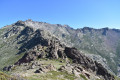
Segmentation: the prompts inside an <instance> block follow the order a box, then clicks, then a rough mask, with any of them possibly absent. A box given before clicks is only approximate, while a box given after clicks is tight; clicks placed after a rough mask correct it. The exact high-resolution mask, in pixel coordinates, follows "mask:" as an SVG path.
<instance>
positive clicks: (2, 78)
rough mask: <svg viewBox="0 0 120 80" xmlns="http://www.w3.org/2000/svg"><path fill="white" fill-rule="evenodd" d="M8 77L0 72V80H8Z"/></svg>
mask: <svg viewBox="0 0 120 80" xmlns="http://www.w3.org/2000/svg"><path fill="white" fill-rule="evenodd" d="M8 79H10V76H8V75H7V74H5V73H3V72H1V71H0V80H8Z"/></svg>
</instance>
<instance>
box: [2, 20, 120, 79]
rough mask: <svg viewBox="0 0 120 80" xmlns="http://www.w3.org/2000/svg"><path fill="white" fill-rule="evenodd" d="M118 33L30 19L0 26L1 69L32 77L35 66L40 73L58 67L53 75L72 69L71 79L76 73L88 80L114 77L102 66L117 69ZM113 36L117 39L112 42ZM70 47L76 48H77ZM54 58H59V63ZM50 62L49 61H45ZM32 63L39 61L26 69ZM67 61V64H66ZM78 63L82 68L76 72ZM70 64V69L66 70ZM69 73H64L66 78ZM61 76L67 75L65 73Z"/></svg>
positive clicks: (116, 31)
mask: <svg viewBox="0 0 120 80" xmlns="http://www.w3.org/2000/svg"><path fill="white" fill-rule="evenodd" d="M119 32H120V31H119V30H116V29H114V30H111V29H108V28H104V29H92V28H88V27H86V28H83V29H77V30H75V29H72V28H70V27H69V26H67V25H64V26H62V25H60V24H49V23H45V22H34V21H31V20H27V21H18V22H16V23H14V24H12V25H8V26H5V27H3V28H2V29H0V69H1V70H2V69H3V70H5V71H10V73H11V74H13V75H14V74H15V73H16V74H17V73H20V74H23V73H25V74H26V76H27V77H29V75H30V73H33V75H32V74H31V75H32V76H34V74H35V75H37V74H36V73H34V70H36V69H38V70H36V71H37V73H41V70H43V71H42V72H44V70H45V72H46V70H48V71H52V70H53V72H50V74H54V73H56V72H54V71H56V70H57V71H58V73H56V74H61V75H63V74H64V73H61V71H67V73H69V72H68V71H69V70H71V72H72V73H73V75H72V76H73V78H74V79H75V78H76V76H77V78H81V77H83V75H84V76H85V77H86V78H87V79H91V80H93V78H94V79H100V78H101V79H105V80H114V77H113V76H112V75H111V74H109V72H108V71H107V70H106V69H105V68H104V67H106V68H107V69H108V70H109V71H111V72H114V73H117V72H118V70H117V67H118V66H117V65H118V64H119V62H118V61H119V56H118V55H119V45H116V44H117V43H118V42H119V37H120V36H119ZM113 33H114V35H113ZM114 39H116V40H115V41H114ZM109 43H110V44H109ZM113 46H114V47H113ZM67 47H68V48H67ZM71 47H76V48H77V49H78V50H79V51H78V50H77V49H76V48H71ZM69 51H70V52H69ZM68 52H69V53H68ZM116 52H117V53H116ZM83 53H84V55H83ZM93 54H94V55H93ZM85 55H86V56H88V57H91V58H93V59H94V60H98V62H101V63H102V64H104V67H103V66H102V65H101V64H99V63H98V62H96V61H93V60H91V59H90V58H88V57H86V56H85ZM71 56H72V57H71ZM39 59H40V60H39ZM41 59H42V60H41ZM46 59H48V60H46ZM54 60H58V62H56V61H54ZM49 61H50V63H51V64H49V63H47V62H49ZM35 62H37V63H39V62H40V64H37V65H36V66H35V65H34V66H35V68H33V67H32V68H33V69H31V68H29V67H31V66H32V65H31V64H36V63H35ZM61 62H63V63H61ZM42 63H43V64H42ZM58 63H59V64H58ZM66 63H69V64H68V65H69V66H68V65H67V64H66ZM13 64H14V65H13ZM57 64H58V65H57ZM109 64H113V65H109ZM10 65H11V66H10ZM39 65H42V66H41V67H40V66H39ZM5 66H6V67H5ZM7 66H8V67H7ZM53 66H55V69H54V67H53ZM62 66H63V67H62ZM80 66H81V67H82V68H81V69H82V71H80V72H78V71H76V70H78V69H79V68H78V67H80ZM38 67H39V68H38ZM51 67H52V70H51ZM69 67H71V68H70V69H69ZM48 68H50V69H48ZM74 69H75V70H74ZM89 69H90V70H89ZM99 69H100V70H99ZM27 71H28V72H29V73H27ZM48 71H47V72H48ZM59 71H60V72H59ZM101 71H103V72H101ZM71 72H70V74H68V75H66V76H67V78H68V77H69V76H70V75H71ZM91 72H92V73H91ZM48 73H49V72H48ZM103 73H104V74H103ZM20 74H18V75H20ZM78 74H79V76H78ZM48 75H49V74H48ZM48 75H46V76H48ZM15 76H16V75H15ZM21 76H22V75H21ZM41 76H42V75H41ZM57 76H60V75H56V77H57ZM89 76H90V77H89ZM100 76H102V77H100ZM24 77H25V76H24ZM50 77H51V76H50ZM32 78H34V77H32ZM64 78H66V77H65V76H64Z"/></svg>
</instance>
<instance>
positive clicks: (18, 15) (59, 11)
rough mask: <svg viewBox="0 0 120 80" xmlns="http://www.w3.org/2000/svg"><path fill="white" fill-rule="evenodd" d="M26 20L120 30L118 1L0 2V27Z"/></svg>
mask: <svg viewBox="0 0 120 80" xmlns="http://www.w3.org/2000/svg"><path fill="white" fill-rule="evenodd" d="M27 19H32V20H34V21H42V22H48V23H51V24H63V25H64V24H68V25H69V26H71V27H73V28H75V29H76V28H82V27H85V26H88V27H93V28H103V27H109V28H119V29H120V0H0V27H3V26H5V25H9V24H12V23H14V22H16V21H18V20H23V21H24V20H27Z"/></svg>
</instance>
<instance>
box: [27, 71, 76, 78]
mask: <svg viewBox="0 0 120 80" xmlns="http://www.w3.org/2000/svg"><path fill="white" fill-rule="evenodd" d="M28 79H29V80H66V79H67V80H75V79H76V77H75V75H73V74H68V73H67V72H59V71H50V72H48V73H45V74H41V75H34V76H32V77H29V78H28Z"/></svg>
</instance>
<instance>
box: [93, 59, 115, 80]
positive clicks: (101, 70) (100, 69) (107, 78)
mask: <svg viewBox="0 0 120 80" xmlns="http://www.w3.org/2000/svg"><path fill="white" fill-rule="evenodd" d="M95 64H96V66H97V71H96V73H97V74H98V75H102V76H104V78H105V80H114V79H115V78H114V76H113V75H111V74H110V73H108V71H107V70H106V69H105V68H104V67H103V66H102V65H101V64H100V63H98V62H96V61H95Z"/></svg>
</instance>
